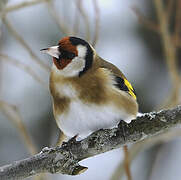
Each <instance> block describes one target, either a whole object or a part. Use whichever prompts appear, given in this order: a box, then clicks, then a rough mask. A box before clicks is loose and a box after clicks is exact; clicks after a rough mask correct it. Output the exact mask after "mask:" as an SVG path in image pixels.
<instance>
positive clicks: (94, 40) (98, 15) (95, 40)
mask: <svg viewBox="0 0 181 180" xmlns="http://www.w3.org/2000/svg"><path fill="white" fill-rule="evenodd" d="M93 5H94V12H95V13H94V14H95V30H94V37H93V42H92V45H93V47H95V45H96V43H97V41H98V36H99V29H100V28H99V26H100V10H99V7H98V2H97V0H93Z"/></svg>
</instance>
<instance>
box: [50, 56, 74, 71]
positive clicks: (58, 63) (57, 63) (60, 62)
mask: <svg viewBox="0 0 181 180" xmlns="http://www.w3.org/2000/svg"><path fill="white" fill-rule="evenodd" d="M71 61H72V59H61V60H59V59H57V58H55V57H53V62H54V64H55V66H56V67H57V68H58V69H63V68H65V67H66V66H67V65H68V64H69V63H70V62H71Z"/></svg>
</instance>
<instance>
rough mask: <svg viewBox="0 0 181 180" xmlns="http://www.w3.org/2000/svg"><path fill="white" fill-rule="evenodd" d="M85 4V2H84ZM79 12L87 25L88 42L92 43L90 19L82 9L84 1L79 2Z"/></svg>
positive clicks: (79, 0)
mask: <svg viewBox="0 0 181 180" xmlns="http://www.w3.org/2000/svg"><path fill="white" fill-rule="evenodd" d="M84 2H85V1H84ZM77 5H78V6H77V7H78V10H79V12H80V14H81V16H82V18H83V20H84V24H85V28H86V30H85V32H86V40H87V41H90V24H89V18H88V15H87V14H86V13H85V10H84V8H83V7H82V0H78V4H77Z"/></svg>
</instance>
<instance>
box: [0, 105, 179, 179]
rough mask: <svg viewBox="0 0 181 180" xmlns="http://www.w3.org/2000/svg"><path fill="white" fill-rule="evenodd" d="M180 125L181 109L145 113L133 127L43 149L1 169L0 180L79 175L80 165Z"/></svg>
mask: <svg viewBox="0 0 181 180" xmlns="http://www.w3.org/2000/svg"><path fill="white" fill-rule="evenodd" d="M178 124H181V106H178V107H177V108H175V109H170V110H163V111H160V112H151V113H146V114H143V116H141V117H137V119H136V120H133V121H132V122H131V123H130V124H126V123H125V122H123V121H121V123H120V124H119V125H118V128H113V129H104V130H98V131H96V132H94V133H93V134H91V135H90V136H88V137H87V138H85V139H83V140H81V141H76V140H75V138H74V139H71V140H70V141H68V142H66V143H63V145H62V146H61V147H60V146H58V147H55V148H44V149H43V150H42V151H41V152H40V153H39V154H36V155H35V156H32V157H30V158H27V159H24V160H20V161H18V162H14V163H12V164H10V165H6V166H3V167H0V179H3V180H6V179H8V180H11V179H13V180H14V179H20V178H25V177H29V176H32V175H35V174H38V173H43V172H49V173H62V174H68V175H77V174H80V173H82V172H84V171H85V170H87V168H86V167H83V166H80V165H79V164H78V162H79V161H81V160H83V159H86V158H89V157H92V156H95V155H97V154H101V153H104V152H107V151H110V150H112V149H116V148H120V147H121V146H123V145H125V144H129V143H135V142H137V141H141V140H143V139H146V138H148V137H151V136H153V135H157V134H158V133H161V132H163V131H165V130H167V129H169V128H172V127H175V126H176V125H178ZM123 129H124V131H123Z"/></svg>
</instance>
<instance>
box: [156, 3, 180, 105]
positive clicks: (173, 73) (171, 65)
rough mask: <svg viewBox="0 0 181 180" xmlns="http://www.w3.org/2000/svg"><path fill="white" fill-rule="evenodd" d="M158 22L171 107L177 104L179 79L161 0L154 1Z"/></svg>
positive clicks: (174, 49) (174, 51) (175, 57)
mask: <svg viewBox="0 0 181 180" xmlns="http://www.w3.org/2000/svg"><path fill="white" fill-rule="evenodd" d="M154 4H155V8H156V13H157V17H158V21H159V24H160V33H161V34H160V35H161V38H162V41H163V47H164V52H165V58H166V62H167V66H168V70H169V73H170V77H171V81H172V87H173V93H172V94H173V99H172V104H170V107H171V106H175V105H177V104H178V102H179V89H180V82H181V78H180V76H179V73H178V70H177V65H176V60H177V56H176V48H175V46H174V44H173V43H172V38H171V33H170V32H169V22H168V19H167V16H166V11H165V8H164V5H163V4H164V3H163V1H162V0H154Z"/></svg>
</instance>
